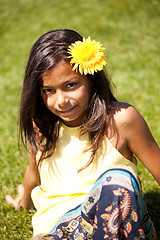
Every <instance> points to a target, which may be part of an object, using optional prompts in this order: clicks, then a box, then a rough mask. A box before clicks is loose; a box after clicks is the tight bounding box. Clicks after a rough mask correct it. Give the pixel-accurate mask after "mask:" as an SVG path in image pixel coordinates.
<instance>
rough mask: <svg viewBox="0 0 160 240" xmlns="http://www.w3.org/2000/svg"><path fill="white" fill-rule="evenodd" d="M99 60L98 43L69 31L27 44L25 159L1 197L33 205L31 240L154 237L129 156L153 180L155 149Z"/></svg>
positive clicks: (158, 162)
mask: <svg viewBox="0 0 160 240" xmlns="http://www.w3.org/2000/svg"><path fill="white" fill-rule="evenodd" d="M105 64H106V59H105V56H104V53H103V48H102V46H101V44H100V43H97V42H95V41H92V40H91V39H90V38H88V39H86V40H85V39H83V38H82V36H80V35H79V34H78V33H76V32H75V31H72V30H69V29H65V30H55V31H50V32H48V33H46V34H44V35H43V36H41V37H40V38H39V39H38V40H37V42H36V43H35V44H34V45H33V47H32V50H31V53H30V57H29V60H28V64H27V67H26V72H25V78H24V83H23V91H22V97H21V108H20V131H21V138H22V142H23V144H24V146H25V147H26V148H27V145H28V143H29V145H30V162H29V166H28V167H27V169H26V172H25V178H24V186H23V185H20V186H19V190H18V191H19V195H18V197H17V199H15V200H14V199H12V197H11V196H7V197H6V199H7V201H8V202H10V203H12V204H13V205H14V206H15V207H16V208H17V207H18V205H19V206H21V207H22V208H28V209H30V208H31V207H33V206H35V208H36V210H37V212H36V213H35V215H34V216H33V221H32V223H33V230H34V237H33V238H32V239H94V240H95V239H96V240H100V239H127V238H128V239H156V233H155V229H154V226H153V224H152V222H151V220H150V218H149V216H148V213H147V210H146V207H145V205H144V202H143V200H142V197H141V185H140V181H139V179H138V177H137V172H136V158H135V157H134V156H136V157H137V158H138V159H139V160H140V161H141V162H142V163H143V164H144V166H145V167H146V168H147V169H148V170H149V171H150V172H151V174H152V175H153V176H154V178H155V179H156V180H157V182H158V183H160V149H159V147H158V146H157V144H156V142H155V140H154V139H153V137H152V135H151V133H150V130H149V128H148V126H147V124H146V122H145V121H144V119H143V118H142V116H141V115H140V114H139V112H138V111H137V110H136V109H135V108H134V107H132V106H131V105H129V104H127V103H122V102H118V101H117V100H116V98H115V97H114V95H113V94H112V92H111V87H110V81H109V79H108V77H107V74H106V73H105V72H104V69H103V67H104V65H105ZM31 192H32V194H31ZM31 196H32V198H31ZM19 200H20V201H19ZM32 201H33V202H32ZM18 202H19V204H18Z"/></svg>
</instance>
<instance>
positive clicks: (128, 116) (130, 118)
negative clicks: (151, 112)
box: [113, 102, 143, 127]
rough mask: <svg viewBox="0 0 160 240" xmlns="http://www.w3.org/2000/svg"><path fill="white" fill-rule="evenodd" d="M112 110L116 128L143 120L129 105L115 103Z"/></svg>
mask: <svg viewBox="0 0 160 240" xmlns="http://www.w3.org/2000/svg"><path fill="white" fill-rule="evenodd" d="M113 109H114V111H113V116H114V119H115V123H116V125H117V126H120V127H122V126H125V127H126V126H127V125H128V126H130V125H132V124H135V123H136V122H137V121H142V119H143V118H142V116H141V114H140V113H139V112H138V110H137V109H136V108H135V107H133V106H132V105H131V104H129V103H125V102H115V103H114V108H113Z"/></svg>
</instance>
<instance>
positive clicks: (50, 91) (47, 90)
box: [42, 88, 53, 94]
mask: <svg viewBox="0 0 160 240" xmlns="http://www.w3.org/2000/svg"><path fill="white" fill-rule="evenodd" d="M52 92H53V90H52V89H50V88H49V89H43V90H42V93H44V94H49V93H52Z"/></svg>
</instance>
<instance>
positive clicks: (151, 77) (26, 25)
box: [0, 0, 160, 240]
mask: <svg viewBox="0 0 160 240" xmlns="http://www.w3.org/2000/svg"><path fill="white" fill-rule="evenodd" d="M0 6H1V7H0V56H1V63H0V83H1V84H0V99H1V104H0V143H1V144H0V153H1V156H0V169H1V178H0V189H1V192H0V239H5V240H7V239H29V238H30V237H31V236H32V226H31V217H32V215H33V211H31V212H28V211H24V210H21V211H16V210H14V209H13V208H12V207H11V206H9V205H8V204H7V203H6V202H5V199H4V198H5V194H12V195H13V196H16V188H17V185H18V184H19V183H23V175H24V171H25V168H26V166H27V164H28V159H27V157H26V156H25V155H24V156H21V155H20V154H19V151H18V145H17V135H18V132H17V120H18V111H19V99H20V94H21V86H22V81H23V75H24V69H25V65H26V61H27V58H28V54H29V51H30V48H31V46H32V44H33V43H34V42H35V41H36V40H37V38H38V37H39V36H40V35H42V34H43V33H45V32H47V31H49V30H51V29H57V28H71V29H74V30H76V31H78V32H79V33H80V34H82V35H83V36H84V37H88V36H91V38H92V39H95V40H97V41H100V42H102V43H103V45H104V47H105V53H106V55H107V58H108V66H107V68H108V71H109V73H110V75H111V77H112V81H113V85H114V91H115V95H116V96H117V98H118V99H119V100H120V101H125V102H129V103H131V104H132V105H134V106H135V107H136V108H137V109H138V110H139V111H140V112H141V114H142V115H143V117H144V118H145V119H146V121H147V123H148V125H149V127H150V129H151V131H152V133H153V136H154V137H155V139H156V141H157V142H158V144H159V145H160V117H159V116H160V97H159V96H160V78H159V76H160V68H159V63H160V62H159V53H160V44H159V36H160V28H159V26H160V17H159V16H160V2H159V0H88V1H86V0H79V1H76V0H66V1H62V0H47V1H43V0H37V1H33V0H19V1H18V0H0ZM138 173H139V176H140V179H141V181H142V186H143V190H144V198H145V200H146V202H147V205H148V209H149V213H150V215H151V217H152V219H153V221H154V224H155V226H156V229H157V232H158V236H159V238H160V210H159V206H160V187H159V186H158V184H157V183H156V181H155V180H154V179H153V177H152V176H151V175H150V173H149V172H148V171H147V170H146V169H145V168H144V167H143V166H142V164H141V163H138Z"/></svg>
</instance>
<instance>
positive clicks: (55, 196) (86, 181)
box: [31, 124, 137, 235]
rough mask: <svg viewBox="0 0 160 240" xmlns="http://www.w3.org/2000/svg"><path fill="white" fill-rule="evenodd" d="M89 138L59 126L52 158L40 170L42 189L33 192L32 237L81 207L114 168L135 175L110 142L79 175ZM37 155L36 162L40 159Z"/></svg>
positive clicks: (88, 153)
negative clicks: (100, 177)
mask: <svg viewBox="0 0 160 240" xmlns="http://www.w3.org/2000/svg"><path fill="white" fill-rule="evenodd" d="M88 147H89V137H88V134H85V135H83V136H80V127H76V128H70V127H67V126H66V125H64V124H62V125H61V127H60V134H59V139H58V141H57V146H56V149H55V151H54V154H53V155H52V156H51V157H49V158H47V159H45V160H44V161H43V162H42V165H41V167H40V177H41V186H37V187H35V188H34V189H33V190H32V195H31V196H32V200H33V202H34V205H35V207H36V209H37V212H36V213H35V214H34V216H33V218H32V224H33V235H36V234H39V233H48V232H49V231H50V230H51V229H52V228H53V226H54V225H55V224H56V222H57V221H58V220H59V219H60V218H61V217H62V216H63V215H64V214H65V213H66V212H67V211H69V210H70V209H73V208H75V207H76V206H77V205H79V204H81V203H82V202H83V201H84V199H85V197H86V195H87V194H88V193H89V192H90V190H91V189H92V186H93V184H94V183H95V182H96V180H97V179H98V177H99V176H100V175H101V174H102V173H104V172H105V171H106V170H107V169H109V168H112V167H114V165H128V166H130V167H131V168H132V169H133V170H134V171H137V166H136V162H134V163H133V162H131V161H129V160H127V159H126V158H124V157H123V156H122V155H121V154H120V153H119V152H118V151H117V149H116V148H115V147H114V146H113V145H112V144H111V142H110V141H109V140H108V139H107V138H104V140H103V142H102V144H101V146H100V147H99V149H98V151H97V153H96V156H95V158H94V164H93V163H92V164H91V165H90V166H89V167H87V168H86V169H85V170H83V171H82V172H79V173H77V172H78V170H79V169H80V168H81V167H83V166H84V165H85V164H86V163H87V162H88V160H89V157H90V154H91V153H90V152H88V151H85V149H86V148H88ZM39 154H40V153H38V154H37V159H38V157H39Z"/></svg>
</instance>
